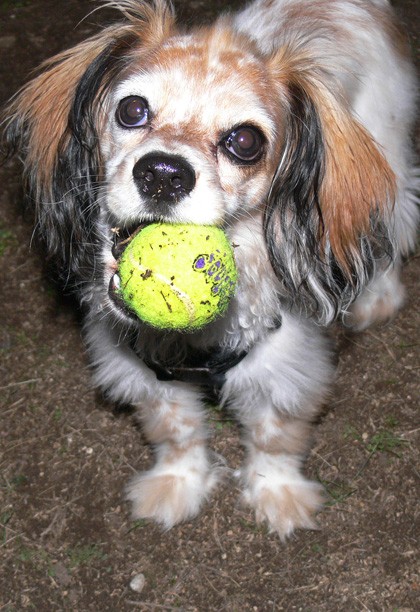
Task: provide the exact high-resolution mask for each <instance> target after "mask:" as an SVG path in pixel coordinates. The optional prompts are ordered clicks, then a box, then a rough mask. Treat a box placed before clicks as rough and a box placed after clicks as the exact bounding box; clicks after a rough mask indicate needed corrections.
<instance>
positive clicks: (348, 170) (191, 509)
mask: <svg viewBox="0 0 420 612" xmlns="http://www.w3.org/2000/svg"><path fill="white" fill-rule="evenodd" d="M108 5H111V6H112V7H114V8H115V9H118V10H119V11H120V12H121V17H122V20H121V22H119V23H116V24H115V25H112V26H110V27H107V28H106V29H104V30H103V31H101V32H100V33H99V34H97V35H96V36H94V37H92V38H90V39H89V40H87V41H86V42H83V43H81V44H79V45H77V46H76V47H75V48H73V49H70V50H69V51H65V52H63V53H61V54H60V55H58V56H56V57H54V58H52V59H51V60H49V61H47V62H45V64H44V65H43V70H42V72H41V73H40V74H39V75H38V76H36V77H35V78H34V79H33V80H32V81H31V82H30V83H29V84H28V85H27V86H26V87H25V88H23V89H22V90H21V91H20V92H19V93H18V94H17V96H16V97H15V98H14V99H13V100H12V101H11V103H10V105H9V108H8V114H9V120H8V121H7V123H6V135H7V138H8V140H9V142H10V143H11V146H12V148H13V147H14V148H17V149H18V150H19V152H20V155H21V156H22V159H23V162H24V165H25V176H26V179H27V182H28V186H29V191H30V196H31V201H32V202H34V203H35V206H36V215H37V229H38V231H39V233H40V236H41V238H42V239H43V241H44V242H45V245H46V249H47V252H48V254H49V257H50V259H51V260H54V261H55V262H56V264H57V270H58V271H59V274H60V276H61V278H62V280H63V281H64V282H65V284H66V286H67V287H68V288H71V289H72V290H74V291H75V292H76V294H77V295H78V296H79V299H80V301H81V303H82V304H83V305H84V307H85V309H86V322H85V333H86V339H87V343H88V347H89V352H90V355H91V359H92V364H93V367H94V371H95V382H96V384H97V385H98V386H99V387H101V388H102V389H103V390H104V391H105V392H106V393H107V394H108V396H109V397H110V398H111V399H112V400H115V401H118V402H129V403H131V404H133V405H134V406H136V407H137V408H138V411H139V415H140V420H141V423H142V426H143V429H144V432H145V434H146V436H147V438H148V439H149V441H150V442H151V444H152V445H153V446H154V449H155V456H156V462H155V465H154V466H153V467H152V468H151V469H150V470H149V471H146V472H144V473H141V474H139V475H138V476H136V478H135V479H134V480H133V481H132V482H131V484H130V486H129V489H128V497H129V499H130V500H131V502H132V508H133V516H134V517H136V518H139V517H148V518H152V519H154V520H156V521H157V522H158V523H160V524H162V525H163V526H164V527H165V528H169V527H171V526H172V525H174V524H176V523H178V522H179V521H183V520H185V519H189V518H191V517H193V516H195V515H196V514H197V513H198V511H199V510H200V508H201V507H202V504H203V502H204V501H205V500H206V499H207V498H208V497H209V496H210V494H211V492H212V491H213V489H214V487H215V485H216V483H217V482H218V480H219V479H220V477H221V475H222V473H223V469H222V468H221V466H220V462H217V461H215V460H214V459H213V458H212V455H211V454H210V453H209V451H208V449H207V439H208V429H207V427H206V423H205V417H206V413H205V406H204V402H203V394H202V391H201V389H200V388H199V387H198V386H195V385H193V384H188V383H185V382H179V381H159V380H157V377H156V374H155V372H154V371H153V370H152V369H150V368H149V367H148V366H147V365H146V364H145V362H144V360H146V361H148V362H150V361H152V360H155V361H156V362H158V363H163V364H168V363H169V364H170V363H176V362H178V361H182V360H184V359H185V358H186V357H187V356H188V354H189V352H190V351H192V350H194V351H196V350H200V351H207V352H210V353H211V352H212V351H214V352H220V351H222V352H223V351H224V352H225V353H226V354H229V353H239V352H241V351H246V352H247V354H246V357H244V358H243V359H242V361H240V362H239V363H238V364H237V365H235V366H234V367H232V368H230V369H229V370H228V371H227V373H226V378H225V382H224V384H223V387H222V389H221V401H222V402H223V403H224V404H225V405H226V406H228V408H229V410H231V411H232V412H233V413H234V414H235V415H236V417H237V419H238V420H239V422H240V423H241V424H242V426H243V431H244V445H245V447H246V451H247V454H246V458H245V462H244V465H243V467H242V469H241V470H240V472H239V474H238V477H239V480H240V483H241V487H242V490H243V499H244V500H245V502H246V503H248V504H249V505H250V506H251V507H252V508H253V509H254V510H255V513H256V517H257V520H259V521H264V522H266V523H267V524H268V526H269V528H270V529H271V530H273V531H275V532H277V533H278V534H279V535H280V537H282V538H284V537H286V536H287V535H289V534H290V533H291V532H292V531H293V530H294V529H295V528H299V527H312V526H313V514H314V512H315V511H316V510H317V509H319V507H320V506H321V501H322V493H321V487H320V486H319V485H318V484H316V483H314V482H310V481H308V480H307V479H306V478H305V477H304V476H303V475H302V473H301V466H302V462H303V460H304V457H305V453H306V452H307V450H308V440H309V433H310V425H311V422H312V421H313V419H314V418H315V417H316V415H317V413H318V412H319V409H320V407H321V405H322V403H323V402H324V401H325V399H326V397H327V395H328V390H329V388H330V385H331V382H332V380H333V367H332V363H331V354H330V349H329V344H328V342H327V341H326V339H325V337H324V331H323V329H324V328H325V327H326V326H328V325H329V324H330V323H331V322H333V321H334V320H336V319H338V318H341V319H343V320H344V322H345V323H346V324H348V325H351V326H353V327H354V328H357V329H362V328H364V327H366V326H368V325H370V324H371V323H374V322H377V321H383V320H387V319H389V318H390V317H392V316H393V315H394V314H395V312H396V311H397V309H398V308H399V307H400V306H401V304H402V302H403V299H404V290H403V288H402V285H401V283H400V280H399V268H400V265H401V260H402V257H403V256H404V255H405V254H407V253H408V252H409V251H410V249H412V247H413V245H414V242H415V231H416V224H417V214H418V213H417V207H416V204H417V202H416V197H415V195H414V192H415V189H416V187H417V186H418V182H419V181H418V173H416V170H415V169H414V166H413V160H412V151H411V148H410V129H411V127H412V121H413V117H414V98H415V79H414V75H413V69H412V66H411V64H410V61H409V58H408V54H407V49H406V46H405V43H404V38H403V37H402V35H401V33H400V32H399V30H398V27H397V25H396V22H395V18H394V15H393V13H392V10H391V8H390V5H389V3H388V2H387V1H386V0H366V1H361V0H256V1H255V2H253V3H251V4H250V5H249V6H247V7H246V8H244V9H243V10H242V11H240V12H239V13H237V14H226V15H222V16H221V17H220V18H218V19H217V20H216V21H215V23H214V24H213V25H210V26H205V27H204V26H203V27H200V28H196V29H191V30H189V31H184V29H183V28H182V27H179V26H177V24H176V21H175V17H174V13H173V10H172V7H171V6H170V5H169V4H167V3H166V2H165V1H164V0H154V1H153V2H152V1H151V2H145V1H143V0H114V1H112V2H109V3H108ZM127 100H128V101H127ZM131 103H132V104H131ZM130 104H131V106H130ZM133 114H134V118H135V119H137V118H138V123H136V125H133V124H132V123H131V121H132V120H133ZM127 117H128V120H129V125H128V126H127ZM156 158H157V159H158V160H159V159H160V158H162V159H163V160H164V161H165V162H168V160H169V161H170V164H172V165H173V167H174V168H175V170H176V169H177V168H178V165H180V166H182V168H183V169H185V168H187V171H188V173H189V178H190V183H189V185H188V186H182V185H181V187H182V193H181V195H180V196H179V197H178V196H173V195H170V194H169V195H166V196H162V197H160V196H159V193H157V192H156V193H153V194H152V196H150V195H147V194H146V195H145V189H146V188H145V186H144V178H141V176H140V178H139V173H138V172H137V171H136V170H135V168H138V167H139V166H138V164H142V163H143V161H144V159H146V160H150V159H152V160H156ZM154 163H155V161H154ZM155 165H156V163H155ZM181 183H182V180H181ZM184 187H185V188H184ZM146 190H147V189H146ZM151 221H166V222H183V223H196V224H208V225H216V226H220V227H222V228H224V229H225V231H226V233H227V235H228V236H229V238H230V240H231V241H232V243H234V244H235V245H236V248H235V255H236V262H237V268H238V274H239V282H238V288H237V292H236V295H235V297H234V298H233V300H232V302H231V303H230V306H229V309H228V311H227V314H226V315H225V316H223V317H222V318H219V319H217V320H216V321H215V322H213V323H211V324H209V325H208V326H207V327H205V328H203V329H202V330H201V331H196V332H194V333H189V334H185V333H184V334H183V333H180V332H171V333H161V332H159V331H156V330H154V329H152V328H150V327H147V326H146V325H145V324H142V323H140V322H139V321H137V322H136V321H133V319H132V318H130V317H127V316H126V314H125V313H124V312H123V311H121V310H120V309H119V308H118V306H117V304H116V303H115V302H114V300H113V299H111V297H110V294H109V286H110V282H111V279H112V277H113V275H114V273H115V271H116V268H117V262H116V258H115V257H114V255H113V253H112V242H113V237H114V233H115V231H116V230H115V228H118V231H123V230H124V229H129V228H135V227H136V226H139V225H140V224H142V223H145V222H151ZM279 321H280V322H281V324H280V326H279ZM143 358H144V359H143Z"/></svg>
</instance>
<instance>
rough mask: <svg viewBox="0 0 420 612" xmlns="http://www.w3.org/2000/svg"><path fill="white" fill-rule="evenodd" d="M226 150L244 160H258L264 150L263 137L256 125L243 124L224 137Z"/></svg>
mask: <svg viewBox="0 0 420 612" xmlns="http://www.w3.org/2000/svg"><path fill="white" fill-rule="evenodd" d="M224 145H225V148H226V150H227V151H228V152H229V153H231V155H233V156H234V158H236V159H238V160H240V161H244V162H253V161H257V160H258V159H259V158H260V157H261V155H262V152H263V137H262V134H261V133H260V131H259V130H257V129H256V128H254V127H251V126H247V125H243V126H241V127H238V128H236V129H235V130H233V132H231V133H230V134H229V136H227V138H225V139H224Z"/></svg>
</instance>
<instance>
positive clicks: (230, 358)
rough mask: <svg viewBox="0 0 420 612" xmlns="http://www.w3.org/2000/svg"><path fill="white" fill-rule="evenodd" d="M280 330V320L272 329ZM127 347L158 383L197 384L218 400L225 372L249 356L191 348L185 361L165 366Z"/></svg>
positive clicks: (234, 352) (133, 345)
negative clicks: (159, 381) (153, 375)
mask: <svg viewBox="0 0 420 612" xmlns="http://www.w3.org/2000/svg"><path fill="white" fill-rule="evenodd" d="M280 327H281V318H279V319H278V320H277V321H276V325H275V327H274V330H278V329H279V328H280ZM274 330H273V331H274ZM130 346H131V349H132V350H133V351H134V352H135V353H136V354H137V355H138V357H139V358H140V359H141V360H142V361H143V362H144V363H145V364H146V365H147V367H148V368H150V369H151V370H153V372H154V373H155V374H156V377H157V379H158V380H161V381H166V382H168V381H172V380H175V381H179V382H186V383H191V384H194V385H198V386H200V387H202V388H203V389H204V390H205V391H206V393H207V395H208V396H209V397H211V398H213V399H217V397H218V394H219V392H220V390H221V388H222V386H223V384H224V382H225V380H226V373H227V372H228V370H230V369H231V368H233V367H234V366H236V365H238V363H240V362H241V361H242V359H243V358H244V357H246V356H247V355H248V353H249V350H248V351H241V352H236V351H233V352H230V353H227V352H226V351H213V352H204V351H196V350H193V349H191V352H190V354H189V356H188V358H187V359H186V360H184V361H183V362H182V363H180V364H178V365H165V364H162V363H158V362H156V361H153V360H151V359H148V358H147V357H145V356H143V355H140V354H139V353H138V351H137V350H136V347H135V341H133V342H132V343H131V345H130Z"/></svg>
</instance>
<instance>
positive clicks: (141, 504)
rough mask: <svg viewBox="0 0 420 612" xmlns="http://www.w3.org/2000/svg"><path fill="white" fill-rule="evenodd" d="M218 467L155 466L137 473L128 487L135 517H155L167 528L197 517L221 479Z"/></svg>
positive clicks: (128, 497) (155, 519)
mask: <svg viewBox="0 0 420 612" xmlns="http://www.w3.org/2000/svg"><path fill="white" fill-rule="evenodd" d="M218 479H219V478H218V470H217V469H215V470H210V469H207V470H206V471H204V472H203V471H201V470H198V469H196V468H193V467H189V468H188V469H177V466H165V467H159V466H155V467H154V468H153V469H152V470H150V471H148V472H142V473H140V474H138V475H137V476H135V477H134V478H133V479H132V481H131V483H130V484H129V486H128V488H127V499H128V500H130V501H131V502H132V516H133V518H134V519H140V518H145V519H153V520H154V521H156V522H157V523H159V524H160V525H162V526H163V527H164V528H165V529H170V528H171V527H173V525H175V524H176V523H180V522H181V521H184V520H187V519H190V518H193V517H194V516H196V515H197V514H198V512H199V511H200V509H201V506H202V505H203V503H204V502H205V501H206V499H207V498H208V497H209V495H210V493H211V492H212V490H213V488H214V487H215V485H216V484H217V481H218Z"/></svg>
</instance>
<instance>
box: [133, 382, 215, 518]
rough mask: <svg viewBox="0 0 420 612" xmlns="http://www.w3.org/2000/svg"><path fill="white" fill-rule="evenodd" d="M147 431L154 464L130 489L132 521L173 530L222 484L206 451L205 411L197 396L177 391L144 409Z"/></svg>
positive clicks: (141, 415) (143, 407)
mask: <svg viewBox="0 0 420 612" xmlns="http://www.w3.org/2000/svg"><path fill="white" fill-rule="evenodd" d="M140 419H141V422H142V426H143V431H144V433H145V435H146V436H147V438H148V440H149V441H150V442H151V444H152V445H153V446H154V449H155V452H156V464H155V466H154V467H153V468H152V469H151V470H149V471H147V472H143V473H140V474H138V475H137V476H136V477H135V478H134V479H133V480H132V482H131V483H130V485H129V487H128V499H129V500H131V502H132V504H133V505H132V511H133V516H134V518H151V519H154V520H155V521H157V522H158V523H160V524H162V525H163V526H164V527H165V528H167V529H169V528H170V527H172V526H173V525H174V524H176V523H178V522H180V521H183V520H185V519H188V518H191V517H193V516H195V515H196V514H197V513H198V512H199V510H200V508H201V505H202V504H203V502H204V501H205V500H206V498H207V497H208V496H209V494H210V492H211V491H212V489H213V487H214V486H215V484H216V482H217V480H218V474H219V472H220V470H218V469H217V468H215V467H214V466H212V465H211V463H210V461H209V457H208V451H207V448H206V439H207V430H206V427H205V424H204V410H203V407H202V405H201V402H200V401H199V400H198V399H197V395H196V394H195V393H193V392H191V391H187V390H186V389H181V388H178V389H177V390H175V391H173V392H172V393H171V394H170V395H169V396H167V397H165V398H161V399H156V400H155V401H154V402H150V403H148V404H147V405H144V406H140Z"/></svg>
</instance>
